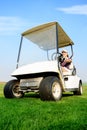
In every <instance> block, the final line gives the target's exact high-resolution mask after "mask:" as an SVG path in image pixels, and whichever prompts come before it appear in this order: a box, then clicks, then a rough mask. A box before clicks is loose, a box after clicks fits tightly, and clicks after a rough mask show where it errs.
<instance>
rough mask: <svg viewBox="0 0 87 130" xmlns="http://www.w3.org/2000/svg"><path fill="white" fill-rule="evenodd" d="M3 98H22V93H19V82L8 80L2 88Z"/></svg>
mask: <svg viewBox="0 0 87 130" xmlns="http://www.w3.org/2000/svg"><path fill="white" fill-rule="evenodd" d="M4 96H5V97H6V98H21V97H23V96H24V93H23V92H19V81H18V80H10V81H8V82H7V83H6V85H5V86H4Z"/></svg>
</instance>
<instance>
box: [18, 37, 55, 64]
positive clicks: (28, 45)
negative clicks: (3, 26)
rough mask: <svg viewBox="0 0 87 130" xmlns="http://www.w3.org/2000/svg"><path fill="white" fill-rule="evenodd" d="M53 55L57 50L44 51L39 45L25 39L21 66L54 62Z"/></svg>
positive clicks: (21, 54)
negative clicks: (40, 62)
mask: <svg viewBox="0 0 87 130" xmlns="http://www.w3.org/2000/svg"><path fill="white" fill-rule="evenodd" d="M53 53H56V49H51V50H43V49H42V48H40V47H39V46H38V45H36V44H34V43H32V42H31V41H29V40H27V39H26V38H23V41H22V47H21V53H20V60H19V66H21V65H25V64H30V63H34V62H39V61H48V60H53V58H52V54H53Z"/></svg>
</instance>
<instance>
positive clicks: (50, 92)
mask: <svg viewBox="0 0 87 130" xmlns="http://www.w3.org/2000/svg"><path fill="white" fill-rule="evenodd" d="M39 93H40V98H41V100H54V101H58V100H60V99H61V97H62V88H61V84H60V81H59V79H58V78H57V77H55V76H49V77H46V78H44V79H43V80H42V82H41V84H40V87H39Z"/></svg>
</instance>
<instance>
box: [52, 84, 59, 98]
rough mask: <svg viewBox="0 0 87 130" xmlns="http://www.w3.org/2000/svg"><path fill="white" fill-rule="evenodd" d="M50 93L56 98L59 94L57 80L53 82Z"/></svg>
mask: <svg viewBox="0 0 87 130" xmlns="http://www.w3.org/2000/svg"><path fill="white" fill-rule="evenodd" d="M52 94H53V96H54V98H58V97H59V96H60V94H61V88H60V85H59V83H58V82H54V83H53V85H52Z"/></svg>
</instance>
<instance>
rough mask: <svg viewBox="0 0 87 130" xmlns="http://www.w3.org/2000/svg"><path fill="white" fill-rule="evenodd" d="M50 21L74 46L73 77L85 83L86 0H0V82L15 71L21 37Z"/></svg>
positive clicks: (86, 54)
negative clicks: (55, 24) (28, 30)
mask: <svg viewBox="0 0 87 130" xmlns="http://www.w3.org/2000/svg"><path fill="white" fill-rule="evenodd" d="M53 21H57V22H58V23H59V24H60V25H61V26H62V28H63V29H64V31H65V32H66V33H67V34H68V35H69V37H70V38H71V39H72V41H73V42H74V47H73V49H74V63H75V66H76V68H77V74H78V75H79V76H80V77H81V79H82V80H83V82H87V0H0V61H1V63H0V81H8V80H10V79H11V73H12V72H13V71H14V70H15V68H16V61H17V55H18V49H19V43H20V38H21V33H22V32H24V31H25V30H27V29H29V28H32V27H35V26H37V25H40V24H43V23H48V22H53Z"/></svg>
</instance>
